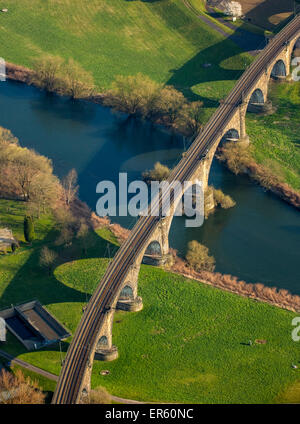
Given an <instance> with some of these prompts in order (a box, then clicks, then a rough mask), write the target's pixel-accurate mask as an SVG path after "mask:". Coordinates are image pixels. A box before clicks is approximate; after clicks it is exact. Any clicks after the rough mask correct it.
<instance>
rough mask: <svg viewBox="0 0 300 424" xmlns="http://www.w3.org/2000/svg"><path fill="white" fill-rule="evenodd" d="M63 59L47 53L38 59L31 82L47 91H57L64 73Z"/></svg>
mask: <svg viewBox="0 0 300 424" xmlns="http://www.w3.org/2000/svg"><path fill="white" fill-rule="evenodd" d="M62 65H63V59H62V58H61V57H59V56H52V55H45V56H43V57H41V58H38V59H36V61H35V63H34V71H33V73H32V75H31V77H30V80H29V82H30V83H31V84H34V85H36V86H37V87H40V88H42V89H45V90H47V91H55V90H56V89H57V87H58V85H59V81H60V79H61V75H62Z"/></svg>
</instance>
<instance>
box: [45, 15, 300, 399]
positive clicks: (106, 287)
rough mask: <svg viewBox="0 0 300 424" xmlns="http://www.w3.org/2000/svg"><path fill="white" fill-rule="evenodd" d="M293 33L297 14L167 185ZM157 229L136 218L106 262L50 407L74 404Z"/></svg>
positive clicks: (209, 140)
mask: <svg viewBox="0 0 300 424" xmlns="http://www.w3.org/2000/svg"><path fill="white" fill-rule="evenodd" d="M297 34H299V35H300V16H296V17H295V18H294V19H293V20H292V21H291V22H290V23H289V24H288V25H287V26H286V27H285V28H284V29H283V30H282V31H281V32H280V33H279V34H277V36H276V37H274V39H273V40H272V41H271V42H270V43H269V44H268V45H267V47H266V48H265V49H264V50H263V51H262V52H261V53H260V54H259V55H258V57H257V58H256V60H255V61H254V62H253V63H252V65H251V66H250V67H248V69H246V71H245V72H244V73H243V75H242V76H241V78H240V79H239V80H238V81H237V83H236V85H235V87H234V88H233V90H232V91H231V92H230V94H229V95H228V96H227V98H226V100H225V101H224V103H223V104H222V105H221V106H220V107H219V108H218V109H217V111H216V112H215V113H214V114H213V116H212V117H211V119H210V120H209V122H208V123H207V124H206V126H205V127H204V129H203V131H202V132H201V133H200V134H199V135H198V137H197V138H196V139H195V141H194V142H193V144H192V145H191V146H190V148H189V149H188V151H187V152H186V154H185V156H184V157H183V158H182V159H181V161H180V162H179V163H178V165H177V166H176V167H175V168H174V169H173V171H172V172H171V174H170V177H169V179H168V181H169V182H172V181H179V182H181V183H183V182H184V181H187V180H189V179H190V177H191V175H193V173H194V171H195V169H196V168H197V166H198V164H199V158H200V156H201V155H202V154H203V153H204V152H205V151H206V150H207V149H210V148H212V147H213V146H214V144H215V142H216V140H217V139H218V138H220V134H221V132H222V129H223V128H224V127H225V126H226V125H227V123H228V122H229V120H230V119H231V117H232V115H233V114H234V113H235V111H236V108H237V107H239V105H240V104H241V102H242V101H243V97H244V95H247V94H248V93H249V92H251V90H252V89H253V87H254V85H255V82H256V81H257V80H258V78H259V77H260V76H261V75H262V74H263V72H264V71H265V69H266V67H267V66H268V64H269V63H270V62H272V60H273V59H274V58H275V57H276V56H277V55H278V54H279V53H280V52H281V51H282V50H283V49H284V48H285V47H286V43H288V42H290V41H291V40H293V39H294V38H295V37H296V36H297ZM165 200H166V199H164V198H161V199H159V198H156V199H155V202H156V204H159V207H160V208H162V206H163V204H164V201H165ZM158 225H160V218H159V217H155V216H145V217H141V218H140V219H139V220H138V222H137V223H136V225H135V226H134V228H133V229H132V231H131V233H130V236H129V237H128V239H127V240H126V241H125V242H124V243H123V244H122V246H121V247H120V249H119V250H118V252H117V254H116V255H115V257H114V259H113V261H112V262H111V263H110V264H109V266H108V268H107V270H106V272H105V275H104V276H103V278H102V280H101V281H100V283H99V285H98V287H97V288H96V290H95V292H94V293H93V295H92V297H91V299H90V301H89V303H88V305H87V308H86V310H85V312H84V315H83V316H82V319H81V321H80V323H79V325H78V327H77V330H76V332H75V335H74V337H73V340H72V342H71V344H70V347H69V349H68V352H67V355H66V359H65V362H64V365H63V367H62V370H61V374H60V376H59V379H58V383H57V386H56V391H55V393H54V396H53V400H52V403H54V404H72V403H76V402H77V400H78V397H79V393H80V389H81V384H82V379H83V377H84V374H85V371H86V368H87V366H91V365H92V361H93V358H91V353H92V349H93V346H94V344H95V342H96V338H97V335H98V332H99V329H100V327H101V325H102V323H103V321H104V318H105V313H106V311H107V309H108V308H109V307H110V305H111V304H112V303H113V301H114V299H115V297H116V295H117V293H118V291H119V289H120V287H121V285H122V282H123V281H124V278H125V277H126V276H127V274H128V272H129V271H130V269H131V267H132V265H133V264H134V260H135V257H136V255H138V254H139V253H140V252H142V250H143V249H144V248H145V247H146V246H147V245H148V242H149V240H150V238H151V235H152V234H153V232H154V231H155V229H156V228H157V226H158Z"/></svg>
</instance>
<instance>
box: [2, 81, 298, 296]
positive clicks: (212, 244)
mask: <svg viewBox="0 0 300 424" xmlns="http://www.w3.org/2000/svg"><path fill="white" fill-rule="evenodd" d="M0 125H1V126H3V127H5V128H8V129H10V130H11V131H12V132H13V134H14V135H15V136H16V137H18V138H19V140H20V144H21V145H22V146H26V147H30V148H34V149H35V150H36V151H38V152H39V153H41V154H43V155H45V156H48V157H49V158H51V159H52V161H53V166H54V171H55V173H56V174H57V175H58V176H59V177H62V176H63V175H65V174H66V173H67V172H68V171H69V170H70V169H71V168H75V169H76V170H77V172H78V176H79V181H78V182H79V185H80V198H81V199H82V200H84V201H85V202H87V203H88V205H89V206H90V207H91V208H92V209H95V205H96V201H97V199H98V197H97V196H98V195H97V194H96V184H97V183H98V182H99V181H101V180H112V181H115V182H117V181H118V174H119V172H127V173H128V180H129V181H132V180H135V179H137V178H141V173H142V172H143V171H144V170H145V169H150V168H152V167H153V164H154V163H155V162H156V161H160V162H162V163H164V164H166V165H168V166H170V167H171V166H173V165H174V164H175V162H176V161H177V160H178V158H179V157H180V154H181V152H182V151H183V148H184V140H183V138H182V137H181V136H179V135H174V134H171V133H169V132H168V131H166V130H165V129H164V128H161V127H158V126H154V125H152V124H151V123H148V122H141V121H138V120H134V119H128V118H127V117H126V116H125V115H123V114H120V113H118V114H116V113H112V112H111V110H110V109H108V108H105V107H102V106H99V105H96V104H93V103H89V102H83V101H76V102H71V101H70V100H68V99H66V98H63V97H58V96H55V95H48V94H45V93H43V92H40V91H39V90H37V89H36V88H34V87H29V86H26V85H25V84H22V83H17V82H12V81H6V82H1V83H0ZM209 183H210V184H213V185H214V186H215V187H217V188H221V189H222V190H223V191H224V192H225V193H226V194H229V195H230V196H231V197H232V198H233V199H234V200H235V201H236V203H237V205H236V206H235V207H234V208H232V209H229V210H218V211H217V212H216V213H215V214H214V215H212V216H210V217H209V219H208V220H206V221H205V223H204V225H203V226H202V227H200V228H196V229H195V228H185V226H184V218H179V217H177V218H174V220H173V224H172V227H171V232H170V246H171V247H173V248H175V249H177V250H178V252H179V253H181V254H184V252H185V250H186V246H187V243H188V242H189V241H190V240H195V239H196V240H198V241H200V242H201V243H203V244H205V245H206V246H208V247H209V249H210V252H211V254H212V255H214V257H215V258H216V271H219V272H222V273H229V274H233V275H236V276H237V277H238V278H239V279H243V280H245V281H247V282H261V283H264V284H266V285H269V286H277V287H280V288H286V289H288V290H290V291H291V292H292V293H297V294H300V284H299V264H300V249H299V246H300V222H299V212H298V211H297V210H296V209H294V208H293V207H291V206H289V205H288V204H286V203H284V202H283V201H281V200H280V199H278V198H276V197H275V196H274V195H272V194H270V193H267V192H265V191H264V190H263V189H262V188H260V187H258V186H257V185H255V184H254V183H253V182H251V181H250V180H249V179H248V178H247V177H243V176H242V177H241V176H238V177H237V176H235V175H233V174H232V173H230V172H229V171H228V170H227V169H226V168H225V167H224V166H223V165H221V164H220V163H218V161H217V160H215V161H214V162H213V166H212V170H211V174H210V182H209ZM114 221H117V222H119V223H121V224H122V225H124V226H126V227H128V228H130V227H131V226H132V225H133V223H134V222H135V219H133V218H116V219H114Z"/></svg>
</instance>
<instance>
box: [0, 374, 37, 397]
mask: <svg viewBox="0 0 300 424" xmlns="http://www.w3.org/2000/svg"><path fill="white" fill-rule="evenodd" d="M0 403H2V404H18V405H19V404H41V403H45V395H44V393H43V392H42V391H41V389H40V387H39V386H38V383H37V382H36V381H32V380H31V379H30V378H29V377H25V376H24V374H23V373H22V371H21V370H17V371H16V372H15V374H12V373H10V372H7V371H5V370H2V372H1V373H0Z"/></svg>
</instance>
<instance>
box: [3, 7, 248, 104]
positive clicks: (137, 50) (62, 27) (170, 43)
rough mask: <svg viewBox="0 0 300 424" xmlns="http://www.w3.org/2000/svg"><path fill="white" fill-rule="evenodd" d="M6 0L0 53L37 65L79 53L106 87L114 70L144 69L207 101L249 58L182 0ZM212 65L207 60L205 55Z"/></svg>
mask: <svg viewBox="0 0 300 424" xmlns="http://www.w3.org/2000/svg"><path fill="white" fill-rule="evenodd" d="M8 3H9V4H7V1H4V0H0V8H2V7H8V8H9V11H8V13H3V14H0V56H2V57H3V58H5V59H6V60H7V61H9V62H13V63H17V64H20V65H25V66H28V67H31V66H32V64H33V60H34V59H35V58H37V57H39V56H41V55H43V54H45V53H51V54H54V55H59V56H61V57H64V58H69V57H72V58H74V59H75V60H76V61H78V62H79V63H80V64H81V65H82V66H83V67H84V68H85V69H86V70H88V71H90V72H91V73H92V74H93V76H94V78H95V82H96V85H97V87H98V89H99V90H103V89H106V88H108V87H109V86H110V83H111V81H112V80H113V79H114V76H115V75H118V74H122V75H132V74H136V73H138V72H141V73H144V74H146V75H148V76H149V77H151V78H152V79H154V80H156V81H159V82H165V83H169V84H172V85H174V86H176V87H177V88H179V89H182V90H183V91H184V93H185V94H186V95H187V96H189V97H191V98H197V96H198V95H199V96H200V97H201V98H203V100H206V103H207V105H208V106H210V102H213V104H214V103H215V102H216V100H218V99H219V98H220V97H224V95H225V94H226V93H227V92H228V91H229V90H230V88H231V87H232V86H233V84H234V81H235V79H236V78H237V77H238V76H239V74H240V72H241V71H242V70H243V69H244V67H245V64H248V63H249V61H250V58H249V57H248V55H247V54H241V50H240V49H239V48H238V47H237V46H236V45H235V44H234V43H232V42H231V41H230V40H224V39H223V37H222V36H221V35H220V34H219V33H217V32H216V31H214V30H212V29H211V28H209V27H208V26H206V25H205V24H204V23H202V22H201V21H200V20H199V19H198V18H197V16H195V14H194V13H193V12H192V11H190V10H189V9H188V8H187V7H186V6H185V5H184V4H183V2H182V0H162V1H155V2H143V1H127V0H114V1H113V2H112V1H111V0H72V1H69V0H64V1H57V0H48V1H44V0H22V2H19V1H18V0H10V1H9V2H8ZM207 62H209V63H211V64H212V67H211V68H204V67H203V64H204V63H207Z"/></svg>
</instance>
